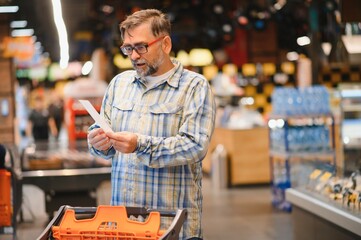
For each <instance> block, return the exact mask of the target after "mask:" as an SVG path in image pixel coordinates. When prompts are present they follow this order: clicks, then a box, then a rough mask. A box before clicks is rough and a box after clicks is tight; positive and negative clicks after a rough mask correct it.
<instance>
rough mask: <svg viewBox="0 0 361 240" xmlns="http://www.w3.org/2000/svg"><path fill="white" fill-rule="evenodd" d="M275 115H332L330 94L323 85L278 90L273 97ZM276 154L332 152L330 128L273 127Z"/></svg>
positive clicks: (313, 123) (320, 125)
mask: <svg viewBox="0 0 361 240" xmlns="http://www.w3.org/2000/svg"><path fill="white" fill-rule="evenodd" d="M272 109H273V115H275V116H280V118H284V119H285V120H286V119H287V118H298V117H300V118H301V117H307V116H309V117H310V118H317V117H320V116H325V115H329V114H330V105H329V93H328V91H327V89H326V88H325V87H323V86H313V87H307V88H302V89H297V88H291V87H283V88H276V89H275V91H274V92H273V94H272ZM270 137H271V148H272V150H274V151H289V152H316V151H327V150H330V129H329V126H328V125H327V124H325V123H319V122H317V121H310V122H308V123H307V124H299V125H297V124H296V125H289V126H287V129H286V127H285V125H281V126H276V127H272V128H271V132H270Z"/></svg>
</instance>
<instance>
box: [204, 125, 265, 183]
mask: <svg viewBox="0 0 361 240" xmlns="http://www.w3.org/2000/svg"><path fill="white" fill-rule="evenodd" d="M218 144H222V145H223V146H224V147H225V149H226V151H227V154H228V157H229V165H228V168H229V171H228V172H229V176H228V178H229V179H228V180H229V184H230V185H231V186H234V185H240V184H261V183H269V182H270V179H271V178H270V165H269V136H268V128H266V127H264V128H263V127H259V128H252V129H226V128H216V129H215V130H214V133H213V137H212V140H211V143H210V146H209V149H208V153H207V155H206V157H205V159H204V160H203V171H204V172H205V173H210V172H211V156H212V152H213V150H214V149H215V147H216V146H217V145H218Z"/></svg>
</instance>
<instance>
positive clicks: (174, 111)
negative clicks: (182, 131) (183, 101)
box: [148, 103, 183, 135]
mask: <svg viewBox="0 0 361 240" xmlns="http://www.w3.org/2000/svg"><path fill="white" fill-rule="evenodd" d="M148 110H149V117H150V119H149V120H150V121H151V124H152V128H154V127H155V128H158V129H160V128H161V129H162V132H163V134H166V135H174V134H176V133H177V132H178V130H179V128H180V126H181V123H182V115H183V106H181V105H179V104H176V103H160V104H154V105H152V106H149V109H148Z"/></svg>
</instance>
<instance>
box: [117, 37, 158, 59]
mask: <svg viewBox="0 0 361 240" xmlns="http://www.w3.org/2000/svg"><path fill="white" fill-rule="evenodd" d="M163 38H164V36H163V37H160V38H157V39H155V40H154V41H152V42H150V43H139V44H136V45H134V47H133V46H132V45H125V46H121V47H120V50H122V52H123V54H124V55H127V56H129V55H132V53H133V50H135V51H136V52H137V53H138V54H144V53H147V52H148V47H150V46H151V45H153V44H154V43H156V42H158V41H160V40H162V39H163Z"/></svg>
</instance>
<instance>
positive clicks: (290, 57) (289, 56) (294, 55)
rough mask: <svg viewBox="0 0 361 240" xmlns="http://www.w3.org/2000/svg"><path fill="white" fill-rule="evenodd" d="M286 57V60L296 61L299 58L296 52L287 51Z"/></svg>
mask: <svg viewBox="0 0 361 240" xmlns="http://www.w3.org/2000/svg"><path fill="white" fill-rule="evenodd" d="M286 58H287V60H288V61H297V60H298V58H299V55H298V53H297V52H288V53H287V55H286Z"/></svg>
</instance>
